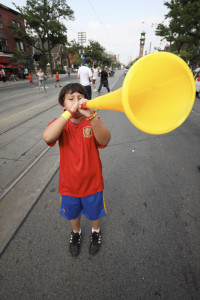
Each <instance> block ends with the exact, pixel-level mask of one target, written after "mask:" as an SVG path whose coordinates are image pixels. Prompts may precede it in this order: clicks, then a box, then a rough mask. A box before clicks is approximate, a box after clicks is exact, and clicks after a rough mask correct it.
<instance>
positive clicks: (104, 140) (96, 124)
mask: <svg viewBox="0 0 200 300" xmlns="http://www.w3.org/2000/svg"><path fill="white" fill-rule="evenodd" d="M87 101H88V100H86V99H84V98H83V99H81V100H80V101H79V111H80V113H81V114H82V115H83V116H84V117H86V118H88V117H89V118H90V117H91V116H92V113H93V112H94V111H93V110H92V109H89V108H84V109H83V108H82V104H83V103H85V102H87ZM89 121H90V124H91V126H92V130H93V132H94V136H95V139H96V140H97V142H98V143H99V145H102V146H106V145H107V144H108V143H109V141H110V139H111V134H110V131H109V130H108V129H107V128H106V127H105V126H104V125H103V123H102V122H101V121H100V120H99V119H98V117H97V116H95V117H94V118H92V119H91V120H89Z"/></svg>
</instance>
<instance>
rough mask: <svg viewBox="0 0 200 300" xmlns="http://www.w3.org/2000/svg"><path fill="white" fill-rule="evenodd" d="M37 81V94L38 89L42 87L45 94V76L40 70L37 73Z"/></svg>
mask: <svg viewBox="0 0 200 300" xmlns="http://www.w3.org/2000/svg"><path fill="white" fill-rule="evenodd" d="M37 81H38V88H39V90H38V94H40V88H41V87H42V86H43V88H44V93H46V87H45V82H46V80H45V74H44V72H42V69H41V68H40V69H39V70H38V72H37Z"/></svg>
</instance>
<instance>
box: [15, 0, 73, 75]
mask: <svg viewBox="0 0 200 300" xmlns="http://www.w3.org/2000/svg"><path fill="white" fill-rule="evenodd" d="M13 4H14V5H15V3H13ZM15 7H16V8H17V9H18V11H19V17H18V18H19V19H23V20H25V24H26V30H25V29H24V28H23V27H22V26H21V27H18V26H17V25H15V24H14V23H10V24H9V28H11V29H12V30H13V32H14V33H15V34H18V35H19V36H20V37H21V38H22V39H23V40H24V41H25V42H26V43H27V44H28V45H29V46H32V47H33V48H35V49H37V50H38V51H39V53H41V57H42V61H43V64H44V65H43V67H44V69H45V68H46V64H47V62H48V61H49V63H50V66H51V72H52V59H51V50H52V49H53V48H54V47H55V46H56V45H58V44H63V45H65V44H67V43H68V41H67V36H66V32H67V28H66V26H65V25H64V24H63V23H62V20H63V19H65V20H66V19H69V20H73V19H74V15H73V13H74V12H73V10H71V9H70V7H69V6H68V5H67V3H66V0H27V2H26V6H24V7H22V8H20V7H19V6H16V5H15Z"/></svg>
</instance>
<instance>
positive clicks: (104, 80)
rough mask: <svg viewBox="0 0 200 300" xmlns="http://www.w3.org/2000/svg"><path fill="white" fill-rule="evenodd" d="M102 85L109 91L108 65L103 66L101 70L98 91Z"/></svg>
mask: <svg viewBox="0 0 200 300" xmlns="http://www.w3.org/2000/svg"><path fill="white" fill-rule="evenodd" d="M102 86H104V87H106V88H107V90H108V92H110V88H109V85H108V67H107V66H105V67H104V69H103V70H102V71H101V82H100V85H99V88H98V93H100V92H101V88H102Z"/></svg>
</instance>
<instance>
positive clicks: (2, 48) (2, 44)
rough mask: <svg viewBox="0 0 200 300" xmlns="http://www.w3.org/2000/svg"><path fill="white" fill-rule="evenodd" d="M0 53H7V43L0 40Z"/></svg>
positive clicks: (4, 40)
mask: <svg viewBox="0 0 200 300" xmlns="http://www.w3.org/2000/svg"><path fill="white" fill-rule="evenodd" d="M0 51H8V41H7V40H6V39H1V38H0Z"/></svg>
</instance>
